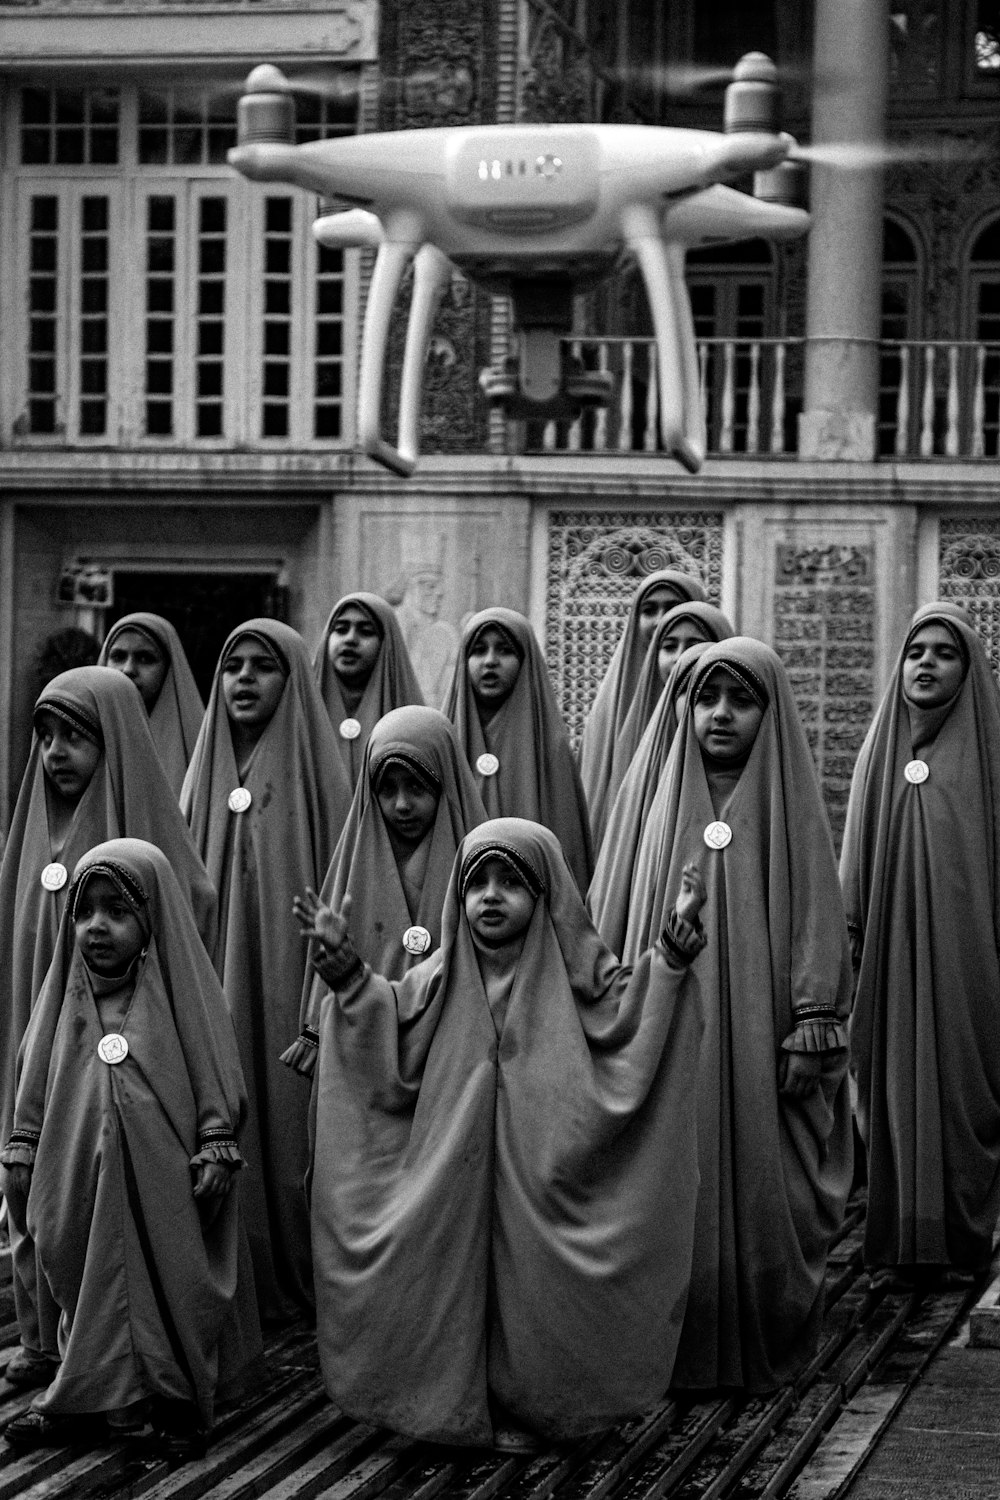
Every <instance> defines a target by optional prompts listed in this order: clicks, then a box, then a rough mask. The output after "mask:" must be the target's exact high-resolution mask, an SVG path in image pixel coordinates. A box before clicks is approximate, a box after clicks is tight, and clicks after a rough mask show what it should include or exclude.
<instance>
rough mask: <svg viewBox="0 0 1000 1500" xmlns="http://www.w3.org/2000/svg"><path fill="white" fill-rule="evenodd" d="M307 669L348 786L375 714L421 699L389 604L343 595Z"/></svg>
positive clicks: (355, 778) (359, 764) (361, 757)
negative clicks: (341, 759) (334, 739)
mask: <svg viewBox="0 0 1000 1500" xmlns="http://www.w3.org/2000/svg"><path fill="white" fill-rule="evenodd" d="M313 670H314V671H315V673H316V677H317V680H318V682H319V687H320V692H321V693H322V695H323V702H324V703H325V704H326V707H327V712H328V713H329V715H330V722H331V724H332V725H333V727H334V731H335V732H336V735H337V741H338V743H339V745H340V751H341V754H342V755H343V757H344V764H345V765H346V767H347V771H348V775H349V777H350V782H351V790H352V791H353V790H354V788H355V787H356V786H357V784H358V780H359V778H360V776H361V767H362V764H363V762H364V756H365V746H366V745H367V743H368V736H369V735H370V734H371V732H372V730H373V729H374V727H375V725H376V724H377V723H378V721H379V719H381V718H383V717H384V716H385V715H386V714H387V713H389V711H390V710H391V709H393V708H403V707H404V706H405V705H406V704H408V703H418V704H423V701H424V699H423V694H422V693H421V691H420V684H419V683H418V681H417V674H416V672H415V671H414V670H413V663H412V662H411V661H410V657H409V653H408V651H407V649H406V642H405V641H404V640H403V632H402V630H401V628H400V624H399V620H398V619H397V617H396V611H395V610H394V609H393V607H392V605H391V604H387V603H386V601H385V600H384V599H380V598H379V596H378V594H365V593H356V594H345V595H344V597H343V599H339V600H338V601H337V603H336V604H335V605H334V606H333V609H332V610H331V612H330V618H329V619H328V620H327V622H326V626H325V628H324V630H323V639H322V641H321V642H320V644H319V649H318V650H317V652H316V656H315V658H314V660H313Z"/></svg>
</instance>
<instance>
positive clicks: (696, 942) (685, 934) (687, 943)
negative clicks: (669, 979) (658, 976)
mask: <svg viewBox="0 0 1000 1500" xmlns="http://www.w3.org/2000/svg"><path fill="white" fill-rule="evenodd" d="M660 942H661V943H662V944H663V947H664V950H665V952H666V955H667V959H668V962H669V963H670V964H671V966H672V967H673V968H675V969H683V968H686V967H687V965H688V964H689V963H691V962H692V960H694V959H696V958H697V957H698V954H699V953H700V952H701V950H702V948H704V946H705V944H706V943H707V942H708V938H707V937H706V936H705V930H704V928H703V927H702V925H701V923H700V921H698V919H697V918H695V920H694V922H685V921H684V918H683V917H679V916H678V915H677V912H676V910H675V909H674V908H673V907H671V909H670V911H669V912H668V913H667V920H666V922H665V923H664V926H663V931H662V932H661V934H660Z"/></svg>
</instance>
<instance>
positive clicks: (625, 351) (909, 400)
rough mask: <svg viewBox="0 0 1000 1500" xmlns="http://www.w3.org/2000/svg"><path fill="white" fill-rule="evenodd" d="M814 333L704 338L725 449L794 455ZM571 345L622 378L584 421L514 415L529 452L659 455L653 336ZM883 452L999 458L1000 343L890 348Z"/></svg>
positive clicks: (715, 424) (516, 440) (705, 372)
mask: <svg viewBox="0 0 1000 1500" xmlns="http://www.w3.org/2000/svg"><path fill="white" fill-rule="evenodd" d="M804 345H805V341H804V340H803V339H700V340H699V341H698V365H699V369H700V372H701V391H702V401H703V403H704V406H705V421H706V427H707V431H708V451H709V453H710V454H712V455H713V456H715V457H727V456H730V455H734V456H740V455H761V456H768V455H770V456H774V457H781V456H788V457H793V456H794V455H795V453H796V449H797V431H798V417H799V413H800V412H801V410H802V390H803V370H804V361H805V350H804ZM567 346H568V348H569V351H570V352H571V354H572V355H573V356H574V357H575V358H576V359H578V360H580V361H581V362H582V363H583V365H584V366H586V368H588V369H592V370H602V371H606V372H607V373H609V374H610V375H611V376H612V381H613V394H612V399H611V404H610V405H609V406H608V407H607V408H606V409H600V408H599V409H596V410H586V411H584V412H583V413H582V414H581V415H580V416H579V417H578V418H577V419H576V420H575V421H573V422H547V423H542V422H527V423H521V424H517V425H512V430H511V439H512V445H513V446H515V447H517V448H519V449H522V450H523V451H526V452H537V451H543V452H550V451H555V450H557V449H562V450H564V451H569V452H589V453H603V452H615V453H655V452H656V451H657V449H658V447H659V433H658V412H659V394H658V389H657V370H656V345H655V342H654V341H653V340H652V339H623V338H603V339H587V338H582V339H572V340H568V341H567ZM880 351H881V353H880V372H879V374H880V379H879V410H878V436H879V443H878V448H879V456H880V457H882V458H926V459H931V458H946V459H959V458H966V459H996V457H997V456H998V451H1000V344H987V343H975V342H971V341H960V340H951V341H948V340H923V341H915V340H911V341H906V342H902V341H895V342H885V343H883V344H882V345H881V346H880Z"/></svg>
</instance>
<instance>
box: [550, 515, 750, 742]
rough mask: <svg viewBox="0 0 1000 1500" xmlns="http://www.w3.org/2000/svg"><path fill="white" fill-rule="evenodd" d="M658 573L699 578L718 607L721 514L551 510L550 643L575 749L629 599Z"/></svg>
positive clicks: (553, 673) (552, 666)
mask: <svg viewBox="0 0 1000 1500" xmlns="http://www.w3.org/2000/svg"><path fill="white" fill-rule="evenodd" d="M658 568H679V569H681V571H682V572H685V573H692V574H694V575H695V576H696V577H698V578H700V579H701V581H702V583H703V584H704V585H705V588H706V589H707V591H708V596H709V598H710V599H711V600H712V601H713V603H716V604H717V603H718V602H719V597H720V594H721V589H722V514H721V512H718V511H636V512H628V513H623V512H622V511H590V512H581V511H552V513H551V514H550V516H549V550H548V572H547V576H546V590H545V640H546V649H547V655H548V665H549V672H550V674H551V676H552V681H553V683H554V685H555V689H556V696H557V698H558V699H559V704H560V707H561V708H562V712H563V717H564V718H565V720H566V724H567V726H568V728H569V732H570V738H571V739H572V740H573V743H574V744H577V743H578V742H579V739H580V735H581V732H582V730H583V722H584V719H585V718H586V716H587V711H588V709H589V708H590V705H591V703H592V702H593V700H594V695H595V693H596V692H597V689H598V687H599V685H600V682H601V678H602V677H603V676H604V673H605V672H606V671H607V667H608V663H609V661H610V660H611V653H612V652H613V651H614V648H615V646H616V645H617V643H618V638H619V636H620V635H621V633H622V629H623V627H624V624H625V620H626V618H627V616H628V606H629V601H630V600H631V598H632V595H633V594H634V593H635V591H636V589H637V588H638V586H639V584H640V583H641V582H642V580H643V578H645V577H646V576H647V575H648V574H650V573H655V572H656V570H657V569H658Z"/></svg>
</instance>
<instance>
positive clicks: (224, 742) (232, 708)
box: [181, 619, 351, 1320]
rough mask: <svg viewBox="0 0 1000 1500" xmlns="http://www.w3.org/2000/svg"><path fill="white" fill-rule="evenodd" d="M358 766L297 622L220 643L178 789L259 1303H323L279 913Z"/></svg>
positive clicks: (305, 876) (318, 854)
mask: <svg viewBox="0 0 1000 1500" xmlns="http://www.w3.org/2000/svg"><path fill="white" fill-rule="evenodd" d="M350 800H351V795H350V787H349V784H348V778H347V772H346V770H345V769H344V764H343V761H342V760H341V758H340V755H339V753H338V750H337V746H336V742H335V740H334V735H333V730H332V728H331V727H330V721H329V718H328V717H327V713H326V710H325V708H324V706H323V700H322V698H321V697H320V695H319V689H318V687H317V686H316V682H315V679H314V677H313V675H312V671H311V668H310V664H309V657H308V654H307V652H306V648H305V644H304V642H303V640H302V638H301V636H300V635H298V634H297V632H296V631H294V630H292V629H291V628H290V627H289V626H288V625H283V624H281V623H280V622H279V621H277V620H267V619H258V620H248V621H247V622H246V623H245V624H243V625H240V626H238V627H237V629H236V630H234V631H233V633H232V635H230V637H229V639H228V641H227V642H226V644H225V646H224V647H223V649H222V655H221V656H220V658H219V665H218V668H217V670H216V674H215V681H214V682H213V684H212V692H211V695H210V697H209V701H208V709H207V711H206V714H205V722H204V724H203V725H202V730H201V734H200V735H199V737H198V743H197V745H196V746H195V752H194V756H193V758H192V761H191V765H190V768H189V770H188V775H187V780H186V781H185V783H184V790H183V792H182V794H181V806H182V807H183V809H184V811H185V813H186V815H187V818H188V821H189V822H190V825H191V831H192V833H193V835H194V839H195V844H196V846H197V848H198V849H199V851H200V852H201V854H202V856H203V858H204V860H205V864H206V866H207V868H208V872H209V874H210V875H211V877H212V879H213V880H214V881H215V884H216V887H217V889H218V892H219V914H220V920H219V926H220V944H219V954H218V968H219V972H220V974H221V976H222V984H223V988H224V990H225V993H226V999H227V1000H228V1002H229V1007H230V1009H231V1011H232V1014H233V1020H234V1022H235V1024H236V1036H237V1040H238V1041H239V1046H240V1058H241V1061H242V1064H243V1075H244V1078H245V1080H246V1086H247V1095H248V1112H247V1123H246V1127H245V1130H244V1133H243V1144H242V1149H243V1154H244V1156H245V1157H246V1161H247V1167H248V1170H247V1174H246V1183H245V1186H244V1198H245V1206H246V1222H247V1232H248V1234H249V1237H250V1248H251V1251H252V1252H253V1259H254V1272H255V1276H256V1282H257V1295H258V1298H259V1300H260V1310H261V1316H262V1317H264V1318H268V1319H272V1320H285V1319H288V1318H291V1317H293V1316H294V1315H295V1314H296V1313H297V1312H300V1311H308V1310H309V1309H310V1308H311V1307H312V1300H313V1297H312V1275H311V1271H310V1265H309V1215H308V1209H307V1206H306V1199H305V1191H304V1187H303V1183H304V1179H305V1173H306V1169H307V1166H308V1162H309V1148H308V1130H307V1117H308V1106H309V1100H308V1094H307V1091H306V1090H305V1089H303V1088H302V1086H301V1084H300V1083H299V1082H298V1081H297V1080H296V1079H295V1078H294V1077H293V1075H292V1074H291V1073H289V1071H288V1069H287V1068H285V1067H283V1066H282V1064H281V1053H282V1052H283V1051H284V1050H285V1048H286V1047H287V1046H288V1045H289V1043H290V1042H292V1041H293V1040H294V1038H295V1037H296V1035H297V1034H298V1031H299V1009H300V1004H301V997H302V982H303V976H304V972H305V962H306V955H305V951H304V945H303V944H302V943H300V942H299V941H298V939H297V937H296V936H295V934H294V932H291V931H290V930H289V924H288V923H287V922H286V921H282V913H284V912H288V911H290V910H291V904H292V896H293V894H294V893H295V892H296V891H300V890H302V889H303V887H304V886H312V887H313V888H314V889H315V888H316V886H318V884H319V882H320V881H322V879H323V876H324V875H325V873H326V870H327V868H328V866H329V863H330V859H331V856H332V854H333V851H334V848H335V847H336V843H337V839H338V838H339V837H340V832H341V829H342V828H343V826H344V820H345V819H346V817H347V812H348V808H349V807H350Z"/></svg>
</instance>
